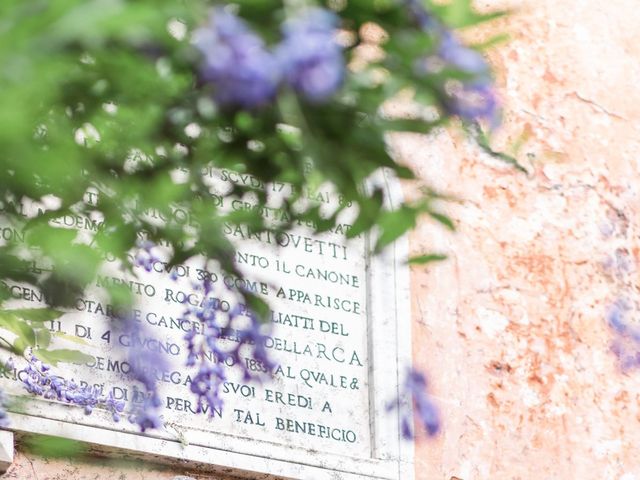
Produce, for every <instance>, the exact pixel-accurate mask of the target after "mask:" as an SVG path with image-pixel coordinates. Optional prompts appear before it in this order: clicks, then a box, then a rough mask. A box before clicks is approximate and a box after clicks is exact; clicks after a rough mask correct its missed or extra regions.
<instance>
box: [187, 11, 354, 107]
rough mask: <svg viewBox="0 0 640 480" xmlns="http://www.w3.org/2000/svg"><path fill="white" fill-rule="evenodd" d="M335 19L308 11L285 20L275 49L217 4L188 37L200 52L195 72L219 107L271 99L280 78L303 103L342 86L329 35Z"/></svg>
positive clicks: (325, 96) (336, 49)
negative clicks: (203, 24) (211, 89)
mask: <svg viewBox="0 0 640 480" xmlns="http://www.w3.org/2000/svg"><path fill="white" fill-rule="evenodd" d="M336 23H337V21H336V17H335V16H334V15H333V14H331V13H330V12H328V11H326V10H321V9H310V10H307V11H304V12H302V13H301V15H300V16H299V17H297V18H294V19H291V20H289V21H288V22H285V25H284V27H283V40H282V42H281V44H280V45H278V46H277V47H276V48H275V53H274V52H272V51H270V50H269V49H267V47H266V46H265V44H264V42H263V40H262V39H261V38H260V37H259V36H258V35H257V34H256V33H255V32H253V31H251V29H250V28H249V26H248V25H247V24H246V23H245V22H244V21H243V20H241V19H240V18H239V17H238V16H236V15H234V14H232V13H229V12H228V11H226V10H224V9H222V8H217V9H215V10H214V11H213V13H212V15H211V18H210V20H209V23H208V25H207V26H206V27H202V28H200V29H198V30H197V31H196V32H195V33H194V37H193V41H194V44H195V46H196V47H197V48H198V49H199V50H200V52H201V53H202V56H203V62H202V68H201V75H202V79H203V80H204V81H205V82H208V83H211V84H212V85H213V87H214V97H215V100H216V102H217V103H218V104H219V105H221V106H223V107H231V108H246V109H254V108H259V107H262V106H264V105H266V104H269V103H271V102H272V101H273V100H274V98H275V96H276V94H277V90H278V88H279V86H280V84H281V83H282V81H283V80H284V81H285V82H286V83H287V84H288V85H289V86H290V87H291V88H292V89H293V90H294V91H296V92H297V93H298V94H300V95H301V96H303V97H304V98H306V99H307V100H309V101H312V102H319V101H325V100H327V99H328V98H329V97H330V96H331V95H333V93H335V92H336V90H337V89H338V88H339V87H340V85H341V84H342V78H343V75H344V61H343V59H342V51H341V48H340V46H339V45H338V44H337V42H336V40H335V38H334V32H335V28H336Z"/></svg>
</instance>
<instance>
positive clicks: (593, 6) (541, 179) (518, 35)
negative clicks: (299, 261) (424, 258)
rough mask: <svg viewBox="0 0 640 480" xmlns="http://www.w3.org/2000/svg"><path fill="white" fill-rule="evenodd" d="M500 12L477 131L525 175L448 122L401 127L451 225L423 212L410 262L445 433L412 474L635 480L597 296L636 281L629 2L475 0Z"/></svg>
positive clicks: (624, 392) (421, 356)
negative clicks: (431, 257)
mask: <svg viewBox="0 0 640 480" xmlns="http://www.w3.org/2000/svg"><path fill="white" fill-rule="evenodd" d="M479 5H480V6H481V7H483V8H484V7H486V8H505V7H508V8H512V9H515V13H514V14H513V15H511V16H510V17H509V18H507V19H506V20H501V21H500V22H496V23H494V24H493V25H491V27H490V28H486V29H484V30H483V31H482V32H480V33H478V34H477V35H476V38H477V39H480V38H486V37H487V35H488V34H489V33H495V32H499V31H506V32H508V33H509V34H510V35H511V41H510V42H509V43H508V44H505V45H502V46H500V47H497V48H495V49H494V50H493V51H492V53H491V54H490V58H491V61H492V63H493V64H494V66H495V67H496V69H497V72H498V82H499V89H500V93H501V95H502V99H503V103H504V109H505V112H506V116H505V124H504V127H503V128H502V130H501V131H500V132H499V133H498V135H497V138H496V139H495V141H494V144H495V145H494V146H495V148H496V149H501V150H505V151H507V152H511V153H515V156H516V157H517V159H518V160H519V161H520V162H521V163H522V164H523V165H525V166H526V168H527V169H528V170H529V172H530V175H528V176H527V175H524V174H522V173H519V172H517V171H516V170H514V169H513V168H511V167H509V166H506V165H504V164H501V163H500V162H498V161H496V160H494V159H492V158H490V157H488V156H487V155H484V154H482V153H480V152H479V150H478V149H477V148H476V147H474V146H473V145H472V144H470V142H468V141H466V140H465V139H464V138H463V137H462V136H460V135H455V134H439V135H438V136H437V137H436V138H435V139H433V138H428V139H427V138H419V137H416V136H407V137H404V138H403V139H402V140H401V141H399V142H397V145H396V146H397V148H398V149H399V151H400V152H401V156H402V158H404V159H405V160H406V161H408V162H410V163H411V164H412V165H414V166H415V167H416V168H418V169H419V171H420V172H421V174H422V175H423V176H424V178H427V179H429V180H430V181H431V183H432V184H433V185H435V186H436V187H438V188H439V189H441V190H443V191H446V192H449V193H453V194H455V195H458V196H459V197H460V199H461V202H460V203H459V204H456V205H451V206H450V207H449V212H450V213H451V214H452V215H453V217H454V218H455V219H456V223H457V225H458V233H457V234H455V235H447V234H444V233H442V231H441V230H439V229H438V228H436V227H434V226H433V225H432V224H429V223H428V222H424V223H422V224H421V225H420V226H419V228H418V229H417V230H416V231H415V233H414V234H413V235H412V237H411V243H412V248H413V250H414V251H415V252H419V251H423V250H432V249H433V250H439V251H444V252H447V253H449V255H450V260H449V261H447V262H444V263H441V264H438V265H435V266H431V267H430V268H428V269H424V268H415V269H413V274H412V275H413V294H412V296H413V299H412V302H413V306H412V308H413V312H414V317H415V322H416V323H415V332H414V333H415V335H416V336H415V343H414V354H415V357H416V358H417V359H418V363H419V364H420V365H422V366H423V367H424V368H425V369H426V370H427V371H428V372H430V378H431V385H432V388H433V392H434V393H435V395H436V396H437V399H438V401H439V403H440V405H441V409H442V413H443V417H444V419H445V424H444V432H443V434H442V435H441V436H440V437H438V438H437V439H436V440H434V441H426V442H423V443H421V444H420V445H419V446H418V447H417V449H416V456H417V465H416V472H417V478H419V479H427V478H428V479H446V480H450V479H451V480H455V479H462V480H475V479H492V480H501V479H523V480H524V479H536V480H541V479H572V478H576V479H581V480H591V479H593V480H596V479H597V480H603V479H620V480H632V479H640V455H639V453H640V446H639V445H640V410H639V407H638V402H639V400H640V372H638V373H635V374H634V373H633V372H632V373H630V374H628V375H623V374H621V373H620V370H619V369H618V368H617V366H616V363H615V361H616V359H615V357H614V356H613V355H612V354H611V353H610V352H609V344H610V341H611V338H612V332H611V330H610V329H609V328H608V327H607V324H606V312H607V308H608V307H609V305H610V304H611V303H612V302H614V301H615V300H616V299H617V298H619V297H625V296H626V297H627V298H629V299H630V300H632V301H633V300H634V298H635V297H636V296H637V295H638V277H637V274H638V270H637V265H638V263H637V262H638V255H639V254H640V242H639V238H638V234H639V231H640V226H639V225H638V220H639V219H640V217H639V213H640V212H639V210H640V204H639V203H638V199H639V194H640V187H639V181H640V89H639V88H638V85H639V84H640V10H639V9H638V7H639V6H640V4H639V3H638V1H637V0H609V1H601V0H561V1H557V0H556V1H554V0H535V1H533V0H531V1H529V0H527V1H504V0H502V1H500V0H494V1H484V2H480V3H479Z"/></svg>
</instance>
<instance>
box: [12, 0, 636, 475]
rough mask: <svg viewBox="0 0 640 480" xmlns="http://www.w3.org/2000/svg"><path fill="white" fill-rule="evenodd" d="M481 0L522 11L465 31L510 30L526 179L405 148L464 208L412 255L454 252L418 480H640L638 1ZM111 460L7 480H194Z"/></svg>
mask: <svg viewBox="0 0 640 480" xmlns="http://www.w3.org/2000/svg"><path fill="white" fill-rule="evenodd" d="M478 6H479V7H481V8H486V9H495V8H510V9H513V10H514V13H513V14H512V15H511V16H509V17H508V18H506V19H503V20H500V21H497V22H494V23H493V24H492V25H491V26H490V27H486V28H484V29H483V30H482V31H480V32H470V33H469V34H470V35H471V37H470V38H471V39H474V40H480V39H483V38H484V39H486V38H488V37H489V35H491V34H494V33H496V32H507V33H509V34H510V36H511V40H510V41H509V42H508V43H506V44H502V45H500V46H498V47H496V48H494V49H493V50H492V51H491V53H490V59H491V61H492V63H493V64H494V66H495V67H496V70H497V77H498V84H499V91H500V93H501V96H502V100H503V104H504V110H505V119H504V126H503V127H502V129H501V130H500V131H499V132H497V133H496V136H495V138H494V139H493V146H494V148H495V149H498V150H504V151H506V152H509V153H512V154H514V155H515V157H516V158H517V159H518V161H519V162H520V163H522V164H523V165H524V166H525V167H526V168H527V170H528V171H529V174H528V175H526V174H523V173H520V172H518V171H516V170H515V169H514V168H512V167H510V166H508V165H505V164H503V163H501V162H499V161H497V160H495V159H493V158H490V157H489V156H487V155H486V154H483V153H481V152H480V151H479V150H478V148H476V147H475V146H474V145H473V144H472V142H470V141H468V140H466V139H465V138H464V137H463V136H462V135H461V134H457V133H455V132H449V133H439V134H437V135H435V136H434V137H429V138H425V137H420V136H415V135H403V136H401V137H396V138H395V140H394V148H395V149H396V150H397V152H398V154H399V156H400V158H401V159H403V160H404V161H406V162H408V163H410V164H411V165H413V166H415V167H416V168H417V169H418V171H419V172H420V174H421V176H423V177H424V178H425V179H428V180H429V182H430V183H431V184H432V185H433V186H435V187H437V188H438V189H439V190H441V191H444V192H448V193H452V194H454V195H457V196H458V197H459V199H460V202H459V203H456V204H449V205H448V206H447V209H448V211H449V212H450V214H451V215H452V216H453V217H454V218H455V220H456V223H457V226H458V232H457V233H456V234H447V233H444V232H443V231H442V229H440V228H438V227H437V226H435V225H433V224H431V223H429V222H427V221H425V222H423V223H421V224H420V225H419V226H418V228H417V229H416V231H415V232H414V233H413V234H412V236H411V239H410V241H411V248H412V250H413V251H414V252H415V253H418V252H423V251H432V250H436V251H442V252H446V253H448V254H449V255H450V259H449V260H448V261H446V262H443V263H440V264H437V265H432V266H430V267H429V268H428V269H427V268H424V267H416V268H414V269H413V270H412V309H413V315H414V318H415V324H414V355H415V358H416V359H417V363H418V364H419V365H420V366H422V367H423V368H424V369H426V370H427V371H428V372H429V378H430V380H431V388H432V391H433V393H434V394H435V396H436V398H437V401H438V403H439V405H440V408H441V411H442V415H443V418H444V425H443V432H442V433H441V434H440V436H439V437H437V438H436V439H435V440H429V441H424V442H421V443H419V444H418V445H417V447H416V477H417V478H418V479H445V480H456V479H461V480H475V479H492V480H501V479H514V480H515V479H521V480H525V479H536V480H540V479H572V478H576V479H581V480H591V479H593V480H602V479H616V480H633V479H637V480H640V455H638V453H639V452H640V447H639V445H640V410H639V407H638V404H639V401H640V372H637V373H634V372H628V373H626V374H623V373H621V371H620V369H619V367H618V365H617V363H616V357H615V356H614V355H613V354H612V353H611V352H610V345H611V341H612V338H613V332H612V330H611V329H610V328H609V327H608V325H607V319H606V316H607V311H608V309H609V308H610V306H611V305H612V304H613V303H614V302H615V301H616V300H618V299H620V298H626V299H627V303H628V304H629V305H633V302H634V301H635V300H637V298H636V297H637V296H638V286H637V285H638V282H637V262H638V256H639V255H640V242H639V240H638V234H639V229H640V227H639V226H638V218H639V217H638V214H639V210H640V203H639V202H638V186H637V185H638V181H639V180H640V88H638V85H639V84H640V9H639V8H638V7H639V6H640V5H639V4H638V0H608V1H602V0H561V1H552V0H536V1H533V0H527V1H504V0H503V1H500V0H493V1H484V2H478ZM629 316H630V317H632V315H631V314H629ZM105 462H107V461H106V460H104V461H103V460H100V459H93V460H82V461H80V460H76V461H73V462H68V461H63V460H52V459H49V460H45V459H42V458H40V457H33V456H31V455H25V454H23V453H19V454H18V456H17V458H16V461H15V463H14V465H13V467H12V468H11V470H10V471H9V472H8V473H7V474H6V475H5V476H3V478H17V479H38V480H44V479H58V478H60V479H62V478H64V479H65V480H81V479H90V478H91V479H101V478H105V479H106V478H109V479H111V478H113V479H123V480H138V479H151V478H153V479H170V478H173V477H174V476H176V475H181V474H182V475H184V472H182V471H181V470H178V469H174V470H167V468H166V467H160V466H154V465H151V464H144V463H139V464H132V465H128V466H126V467H122V466H117V465H115V466H114V465H112V464H107V463H105ZM192 476H193V477H196V478H219V477H215V476H206V477H199V476H198V475H195V474H193V475H192Z"/></svg>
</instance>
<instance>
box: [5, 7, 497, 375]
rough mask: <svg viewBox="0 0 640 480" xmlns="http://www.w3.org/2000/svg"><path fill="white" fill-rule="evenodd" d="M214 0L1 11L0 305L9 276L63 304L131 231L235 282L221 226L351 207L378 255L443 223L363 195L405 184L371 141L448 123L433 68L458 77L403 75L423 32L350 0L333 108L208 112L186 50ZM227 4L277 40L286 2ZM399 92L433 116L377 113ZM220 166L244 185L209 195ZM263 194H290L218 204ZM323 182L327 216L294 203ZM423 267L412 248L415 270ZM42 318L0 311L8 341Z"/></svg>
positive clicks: (419, 51) (420, 207)
mask: <svg viewBox="0 0 640 480" xmlns="http://www.w3.org/2000/svg"><path fill="white" fill-rule="evenodd" d="M212 3H213V4H220V3H223V4H224V3H227V2H209V1H203V0H195V1H190V2H176V1H174V0H138V1H126V0H90V1H86V0H59V1H56V2H47V1H42V0H20V1H18V0H5V1H3V2H2V3H1V4H0V64H2V68H1V69H0V224H2V225H5V224H9V225H12V227H13V228H15V229H16V231H18V232H21V235H17V236H15V238H12V239H9V240H8V241H6V242H4V243H3V244H0V280H2V282H0V301H3V300H7V299H8V298H9V287H8V286H9V285H13V284H15V283H16V282H21V283H22V284H28V285H31V286H33V287H34V288H35V289H37V290H39V291H41V292H43V293H44V294H45V297H46V300H47V302H48V303H50V304H52V305H58V304H60V305H68V304H70V303H72V302H73V301H74V299H75V298H76V297H77V295H79V294H80V293H81V292H82V291H83V289H84V288H85V287H86V286H87V285H88V284H90V283H91V281H92V280H93V279H94V278H95V275H96V272H97V271H98V269H99V268H100V265H101V264H102V262H103V261H104V259H105V258H107V257H110V258H115V259H120V260H121V261H123V262H124V264H125V267H126V265H127V264H128V258H129V257H128V254H129V253H130V252H131V251H132V249H134V248H135V245H136V242H137V241H139V240H140V239H141V238H146V239H149V240H151V241H153V242H156V243H162V244H164V245H168V246H170V249H171V254H172V255H173V258H171V259H169V263H170V264H172V263H178V262H182V261H184V260H186V259H187V258H189V257H191V256H194V255H199V254H202V255H204V256H206V257H208V258H213V259H216V260H218V261H219V263H220V265H221V267H222V268H223V269H225V270H227V271H228V272H230V273H232V274H238V272H237V271H236V268H235V265H234V264H233V262H232V260H231V259H233V257H234V255H233V252H234V249H233V245H232V244H231V243H230V242H229V240H228V239H227V238H226V237H225V235H224V234H223V232H222V226H223V225H224V224H225V223H226V224H231V225H241V226H243V227H247V228H249V229H250V231H252V232H259V231H261V230H265V229H273V230H276V231H286V230H288V229H290V228H293V227H294V226H295V225H298V224H300V223H304V222H311V223H312V224H313V225H315V229H316V231H326V230H328V229H331V228H332V227H333V226H334V225H335V224H336V222H338V218H339V217H340V214H341V212H342V211H343V210H344V209H346V208H347V207H348V206H351V207H352V208H353V209H354V210H355V212H356V220H355V222H354V224H353V226H352V227H351V229H350V231H349V235H350V236H356V235H360V234H365V233H368V232H376V233H375V235H377V236H376V237H375V240H376V243H375V250H376V251H380V250H381V249H382V248H384V247H385V246H387V245H389V244H390V243H392V242H393V241H394V240H395V239H397V238H398V237H400V236H401V235H403V234H404V233H406V232H407V231H409V230H410V229H412V228H413V227H414V226H415V225H416V222H417V219H418V217H420V216H422V215H426V216H429V217H430V218H431V219H433V220H434V221H435V222H438V223H440V224H441V225H443V226H444V227H446V228H449V229H453V227H454V225H453V223H452V221H451V220H450V219H449V218H448V217H447V216H446V215H445V214H444V213H443V212H442V211H441V210H440V209H439V208H438V207H439V205H440V204H436V203H434V202H433V201H432V200H434V198H432V197H431V196H430V195H429V194H426V195H425V196H424V198H422V199H421V200H418V201H415V202H413V203H406V204H404V205H400V206H398V207H397V208H393V209H391V208H389V207H387V206H385V205H387V203H388V202H387V201H386V200H387V199H386V195H387V193H386V192H385V190H384V189H381V188H376V189H373V190H372V191H371V190H370V189H369V188H368V187H365V185H367V184H368V182H369V181H370V179H371V178H372V177H374V176H375V175H376V174H377V173H378V172H380V170H381V169H386V170H387V172H388V173H389V175H390V176H395V177H397V178H402V179H406V180H407V181H411V182H417V181H418V180H417V179H415V178H414V174H413V172H412V171H411V170H410V169H408V168H407V167H405V166H402V165H399V164H398V163H396V162H395V161H394V159H393V158H392V157H391V156H390V153H389V149H388V145H387V137H386V134H387V133H388V132H395V131H403V132H407V131H410V132H420V133H429V132H430V131H431V130H432V129H433V128H435V127H439V126H441V125H444V124H445V123H446V121H447V120H448V119H449V116H448V114H447V111H446V108H444V104H443V103H442V98H441V96H440V94H439V90H438V89H439V88H441V86H442V83H443V82H444V81H445V80H446V78H445V76H446V75H451V76H453V77H454V78H458V77H460V78H462V77H463V75H462V74H461V73H460V72H455V71H454V72H449V71H448V70H447V71H446V72H440V73H434V74H433V75H432V76H429V75H427V76H425V75H420V74H418V73H417V72H416V64H415V59H416V58H421V57H425V56H428V55H430V54H432V53H433V51H434V48H435V47H436V39H435V38H433V36H432V35H429V34H428V33H426V32H424V31H422V30H421V29H419V28H416V25H414V24H413V22H412V19H411V17H410V16H409V15H408V13H407V9H406V5H405V4H404V3H403V2H401V1H399V0H398V1H393V0H386V1H375V2H372V1H369V0H350V1H348V2H345V3H344V5H343V8H341V9H339V11H338V14H339V16H340V21H341V28H342V30H343V31H342V34H344V36H345V38H348V41H345V55H346V61H347V63H348V64H349V65H351V68H352V71H350V72H349V74H348V75H347V79H346V81H345V84H344V85H343V87H342V89H341V90H340V92H339V93H338V94H337V95H336V96H335V98H333V99H332V100H331V101H330V102H328V103H325V104H317V103H310V102H305V101H304V100H303V99H301V98H299V97H297V96H296V95H294V94H293V93H292V92H282V93H281V95H280V96H279V97H278V100H277V102H275V103H274V104H273V105H269V106H266V107H264V108H261V109H258V110H253V111H240V112H238V111H231V110H225V109H222V108H218V107H217V106H216V105H215V104H214V103H213V101H212V96H211V93H212V92H211V90H210V86H208V85H205V84H203V83H202V82H201V79H200V78H199V75H198V63H199V56H198V53H197V51H196V50H195V49H194V48H193V47H192V46H191V45H190V43H189V34H190V32H192V31H193V30H194V29H195V28H197V27H198V26H199V25H201V24H203V23H205V22H206V21H207V15H208V11H209V9H210V8H211V6H212ZM235 4H236V6H237V9H238V13H239V14H240V15H241V16H242V17H243V18H244V19H245V20H246V21H247V22H248V23H249V24H250V25H251V27H252V28H253V29H254V30H256V31H258V32H260V34H261V35H262V36H263V38H265V40H266V41H267V43H273V42H275V41H276V40H277V38H278V37H279V35H280V33H279V28H280V23H281V22H282V21H283V20H284V19H285V18H286V17H287V15H288V14H289V10H288V8H289V7H287V5H286V4H285V2H281V1H275V0H264V1H258V0H241V1H238V2H235ZM425 5H427V6H429V8H430V10H431V12H433V14H434V15H436V16H437V17H439V18H440V19H441V20H442V21H444V22H445V23H446V24H448V25H450V26H454V27H467V26H470V25H475V24H478V23H481V22H484V21H487V20H490V19H493V18H496V17H497V16H499V15H501V14H502V13H491V14H479V13H477V12H475V11H474V10H473V8H472V7H471V2H470V1H469V0H453V1H451V2H449V3H447V4H441V3H438V4H434V5H431V4H427V3H425ZM177 24H179V25H180V26H181V28H184V29H185V30H186V35H185V36H184V37H182V36H180V35H176V34H175V32H174V33H172V31H175V29H174V30H172V28H170V27H171V26H172V25H173V26H174V27H175V25H177ZM372 24H376V25H377V26H378V28H379V29H380V32H382V33H383V35H381V36H379V37H380V38H377V39H376V38H374V36H372V35H371V34H367V26H370V25H372ZM367 51H376V52H378V53H377V54H376V55H369V56H367V55H365V54H364V53H366V52H367ZM363 52H364V53H363ZM407 88H409V89H411V90H412V91H413V92H414V100H415V102H416V103H417V104H418V105H419V106H420V107H421V108H423V109H432V110H433V111H435V112H436V114H435V115H432V116H431V117H429V118H427V117H426V116H419V115H418V116H415V115H414V116H410V115H409V116H407V115H404V116H403V115H396V116H390V115H383V114H382V113H381V112H382V111H383V110H384V108H383V106H384V105H385V103H386V102H388V101H389V100H390V99H393V98H394V97H395V96H396V95H397V94H398V93H399V92H402V91H404V90H406V89H407ZM483 145H484V146H485V147H486V148H489V147H488V142H485V143H483ZM225 169H227V170H233V171H237V172H242V173H244V174H247V175H248V176H249V177H250V178H252V179H253V180H254V181H253V183H252V184H243V183H242V182H238V183H235V184H233V185H231V186H230V189H229V190H227V191H224V192H219V191H216V190H215V188H213V187H212V186H211V183H212V179H213V178H214V177H216V176H217V175H218V172H220V171H222V170H225ZM176 178H180V179H181V180H180V181H177V180H176ZM273 185H287V188H289V187H290V190H291V191H292V192H293V193H292V194H291V195H290V197H289V198H288V199H286V200H285V201H284V202H283V203H282V205H280V206H279V207H278V208H279V211H281V218H283V219H285V220H284V221H281V222H279V223H278V224H277V225H274V224H270V223H269V222H268V221H267V219H266V218H265V217H264V214H263V212H262V209H260V208H247V209H243V210H237V211H233V210H230V209H229V208H228V205H229V202H230V201H231V200H233V199H236V200H242V201H243V202H247V204H248V205H249V206H252V205H253V206H255V205H260V204H265V203H266V202H267V200H268V199H269V198H270V197H271V196H272V193H273V191H272V190H273ZM322 185H330V186H331V188H332V189H333V191H334V192H335V196H336V198H339V199H340V205H339V207H338V209H337V211H334V212H332V213H331V214H328V215H327V214H325V213H323V214H321V209H320V207H319V205H318V204H317V203H314V202H307V206H306V207H305V208H299V205H300V204H301V203H304V202H301V201H300V200H304V196H305V192H306V191H315V190H316V189H317V188H319V187H320V186H322ZM214 199H216V201H217V202H218V203H216V202H214V201H213V200H214ZM294 205H298V207H297V208H294V207H293V206H294ZM225 207H227V208H225ZM176 209H179V210H180V211H184V212H188V213H189V215H188V217H189V218H188V220H185V221H181V220H180V219H179V218H177V217H176V216H175V211H176ZM154 217H155V218H158V217H160V218H163V219H165V222H164V223H158V222H157V221H155V220H154ZM22 235H23V236H22ZM437 259H440V257H439V256H438V255H435V256H429V255H425V256H424V257H421V258H420V259H418V260H415V259H414V263H426V262H428V261H434V260H437ZM129 266H130V265H129ZM108 293H109V295H110V296H111V301H112V303H113V304H114V305H115V306H116V307H117V308H123V309H124V308H126V307H127V306H130V305H131V302H132V298H131V294H130V292H128V291H127V290H126V289H125V288H121V287H118V286H110V287H109V291H108ZM248 302H249V303H250V304H251V305H253V306H254V307H255V308H256V309H257V310H259V311H260V312H261V313H265V312H266V304H265V303H264V301H263V300H262V299H260V298H257V297H255V298H254V297H251V296H249V298H248ZM55 315H57V311H54V310H51V311H49V313H46V311H44V310H43V311H38V312H36V310H33V311H27V310H23V311H20V312H19V311H17V310H13V311H10V310H4V311H2V317H1V320H2V323H3V325H6V328H7V329H9V330H10V331H11V332H12V333H13V334H14V335H16V337H17V340H16V344H15V345H13V348H14V349H16V350H22V349H23V348H26V347H27V346H34V345H37V344H40V346H41V347H42V348H46V347H47V346H48V345H49V341H50V335H49V337H47V334H46V333H44V330H43V329H42V324H43V323H44V322H45V321H46V320H52V319H53V318H56V317H55ZM47 355H48V357H47ZM70 355H71V354H69V353H67V352H66V351H53V352H49V353H44V355H43V352H41V353H40V356H41V357H42V358H43V360H47V359H48V361H50V362H52V363H53V362H55V361H84V359H82V358H78V357H73V356H72V355H71V356H70Z"/></svg>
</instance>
